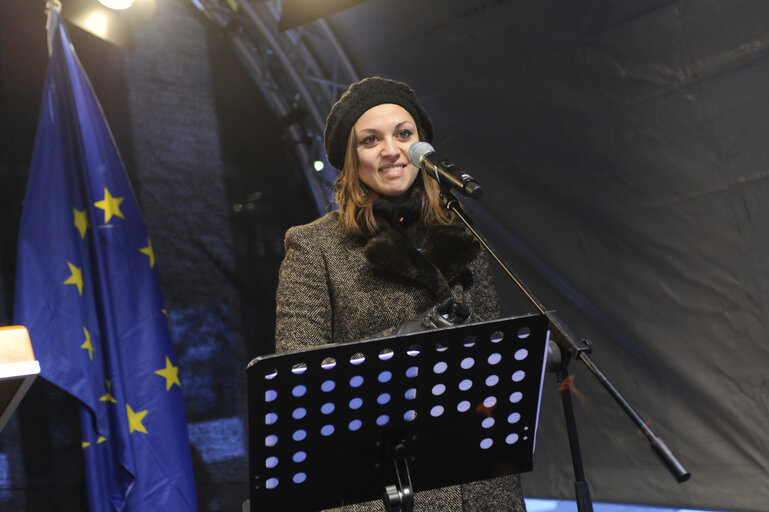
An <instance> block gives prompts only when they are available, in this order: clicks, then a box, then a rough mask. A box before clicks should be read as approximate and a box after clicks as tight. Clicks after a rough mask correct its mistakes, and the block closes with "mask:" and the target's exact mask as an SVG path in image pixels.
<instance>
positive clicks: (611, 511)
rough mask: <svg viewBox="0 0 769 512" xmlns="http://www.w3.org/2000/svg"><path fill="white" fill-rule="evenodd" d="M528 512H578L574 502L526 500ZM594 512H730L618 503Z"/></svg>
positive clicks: (597, 506) (600, 506)
mask: <svg viewBox="0 0 769 512" xmlns="http://www.w3.org/2000/svg"><path fill="white" fill-rule="evenodd" d="M526 510H527V511H528V512H576V511H577V504H576V502H574V501H560V500H537V499H526ZM593 512H728V511H716V510H702V509H691V508H669V507H650V506H648V505H621V504H618V503H598V502H594V503H593Z"/></svg>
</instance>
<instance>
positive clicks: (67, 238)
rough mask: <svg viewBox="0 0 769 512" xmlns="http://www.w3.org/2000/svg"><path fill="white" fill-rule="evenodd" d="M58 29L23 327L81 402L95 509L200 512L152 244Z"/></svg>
mask: <svg viewBox="0 0 769 512" xmlns="http://www.w3.org/2000/svg"><path fill="white" fill-rule="evenodd" d="M52 14H53V16H54V18H55V19H56V20H58V15H57V13H55V12H54V13H52ZM54 30H55V32H54V33H53V40H52V53H51V58H50V62H49V64H48V71H47V74H46V79H45V88H44V93H43V101H42V106H41V111H40V119H39V121H38V128H37V136H36V140H35V149H34V154H33V157H32V165H31V168H30V175H29V181H28V185H27V194H26V200H25V204H24V212H23V214H22V220H21V229H20V233H19V249H18V267H17V271H16V272H17V283H16V301H15V311H14V321H15V322H16V323H18V324H20V325H24V326H26V327H27V329H28V330H29V333H30V337H31V338H32V344H33V347H34V350H35V355H36V357H37V358H38V360H39V361H40V366H41V375H42V376H43V377H44V378H46V379H47V380H49V381H50V382H52V383H54V384H56V385H57V386H59V387H61V388H62V389H64V390H66V391H67V392H69V393H70V394H72V395H73V396H75V397H76V398H78V399H79V400H80V402H81V403H82V407H81V423H82V435H83V442H82V446H83V454H84V460H85V468H86V473H87V475H86V478H87V482H88V495H89V502H90V508H91V510H92V511H112V510H121V511H141V512H145V511H148V510H170V511H194V510H196V509H197V506H196V497H195V484H194V480H193V473H192V458H191V454H190V446H189V440H188V436H187V429H186V422H185V415H184V405H183V401H182V393H181V384H180V381H179V375H178V367H177V363H176V359H175V357H174V353H173V347H172V345H171V338H170V333H169V330H168V325H167V321H166V317H165V314H164V311H163V302H162V297H161V293H160V288H159V284H158V279H157V275H156V270H155V255H154V253H153V250H152V244H151V243H150V240H149V238H148V237H147V232H146V229H145V227H144V224H143V222H142V220H141V217H140V214H139V208H138V205H137V203H136V200H135V199H134V197H133V193H132V191H131V186H130V184H129V182H128V179H127V177H126V174H125V170H124V169H123V164H122V162H121V160H120V156H119V155H118V152H117V149H116V148H115V144H114V142H113V140H112V135H111V133H110V131H109V128H108V126H107V123H106V121H105V119H104V117H103V115H102V111H101V107H100V106H99V103H98V101H97V100H96V97H95V95H94V93H93V90H92V89H91V86H90V83H89V82H88V79H87V77H86V76H85V73H84V72H83V69H82V67H81V66H80V62H79V61H78V59H77V56H76V55H75V52H74V50H73V48H72V45H71V44H70V41H69V37H68V35H67V32H66V30H65V27H64V24H63V23H58V24H57V25H56V28H55V29H54Z"/></svg>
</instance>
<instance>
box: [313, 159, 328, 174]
mask: <svg viewBox="0 0 769 512" xmlns="http://www.w3.org/2000/svg"><path fill="white" fill-rule="evenodd" d="M312 167H313V169H315V172H320V171H322V170H323V168H324V167H326V164H324V163H323V162H322V161H321V160H315V161H314V162H313V163H312Z"/></svg>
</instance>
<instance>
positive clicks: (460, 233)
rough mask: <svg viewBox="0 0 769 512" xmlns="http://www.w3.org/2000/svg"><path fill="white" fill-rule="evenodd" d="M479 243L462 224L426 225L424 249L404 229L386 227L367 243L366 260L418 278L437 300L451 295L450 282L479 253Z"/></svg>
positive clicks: (380, 268)
mask: <svg viewBox="0 0 769 512" xmlns="http://www.w3.org/2000/svg"><path fill="white" fill-rule="evenodd" d="M480 249H481V248H480V246H479V244H478V243H477V242H476V241H475V240H474V238H473V236H472V235H471V234H470V233H468V232H467V231H465V229H464V228H463V227H462V226H460V225H450V226H436V227H430V228H427V229H426V231H425V238H424V243H423V247H422V251H418V250H417V249H416V248H415V247H414V246H413V245H412V244H411V242H410V241H409V240H408V238H406V237H405V236H404V234H403V233H402V232H399V231H398V230H395V229H393V228H387V229H385V230H383V231H381V232H379V233H377V234H376V235H374V236H373V237H371V238H370V239H369V240H368V241H367V242H366V244H365V246H364V254H365V256H366V259H367V260H368V261H369V263H371V265H372V267H373V268H374V269H376V270H378V271H380V272H383V273H386V274H389V275H392V276H398V277H403V278H406V279H410V280H413V281H417V282H419V283H421V284H423V285H424V286H426V287H427V288H428V289H429V290H431V291H432V292H433V293H434V294H435V296H436V298H437V299H439V300H440V299H444V298H447V297H448V296H450V295H451V289H450V287H449V285H448V283H449V282H451V281H452V280H453V279H455V278H456V277H457V276H458V275H459V273H460V272H461V271H462V270H463V269H464V268H465V267H466V266H467V265H468V264H469V263H470V262H471V261H472V260H473V259H475V257H476V256H477V255H478V252H479V251H480Z"/></svg>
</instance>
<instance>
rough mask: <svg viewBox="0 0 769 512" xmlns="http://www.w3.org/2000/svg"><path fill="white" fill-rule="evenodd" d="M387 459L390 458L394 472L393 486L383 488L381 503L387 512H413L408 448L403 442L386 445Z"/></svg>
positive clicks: (412, 491)
mask: <svg viewBox="0 0 769 512" xmlns="http://www.w3.org/2000/svg"><path fill="white" fill-rule="evenodd" d="M386 450H387V452H390V453H389V457H388V458H390V457H391V458H392V468H393V469H394V472H395V485H388V486H386V487H385V490H384V493H383V495H382V501H383V502H384V507H385V510H386V511H387V512H413V510H414V490H413V488H412V486H411V471H410V470H409V462H408V448H407V447H406V443H405V442H404V441H399V442H396V443H395V444H394V445H391V444H389V443H388V444H387V445H386Z"/></svg>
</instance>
